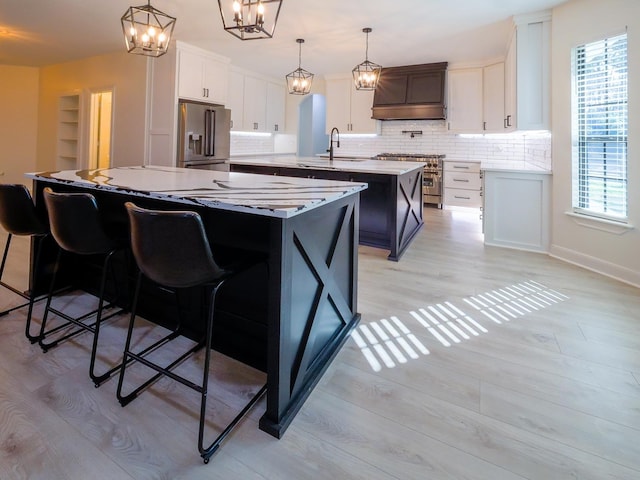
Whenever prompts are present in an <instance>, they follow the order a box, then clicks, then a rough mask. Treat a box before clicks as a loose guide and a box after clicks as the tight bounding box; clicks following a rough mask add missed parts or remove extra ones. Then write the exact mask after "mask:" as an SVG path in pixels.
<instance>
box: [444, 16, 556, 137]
mask: <svg viewBox="0 0 640 480" xmlns="http://www.w3.org/2000/svg"><path fill="white" fill-rule="evenodd" d="M514 21H515V23H516V29H515V31H514V34H513V36H512V37H511V39H510V41H509V45H508V49H507V54H506V57H505V61H504V62H497V63H493V64H491V65H485V66H483V67H479V68H461V69H451V70H449V72H448V87H449V92H448V98H449V105H448V115H447V118H448V121H449V123H448V127H449V130H451V131H452V132H457V133H501V132H509V131H513V130H548V129H549V127H550V122H549V99H550V97H549V86H550V83H549V82H550V75H549V68H550V50H549V45H550V43H549V42H550V33H551V28H550V27H551V15H550V14H549V13H547V12H542V13H538V14H531V15H523V16H517V17H514Z"/></svg>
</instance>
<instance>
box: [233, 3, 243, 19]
mask: <svg viewBox="0 0 640 480" xmlns="http://www.w3.org/2000/svg"><path fill="white" fill-rule="evenodd" d="M233 21H234V22H236V23H240V22H242V13H240V3H239V2H238V1H237V0H236V1H235V2H233Z"/></svg>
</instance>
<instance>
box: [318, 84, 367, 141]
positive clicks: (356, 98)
mask: <svg viewBox="0 0 640 480" xmlns="http://www.w3.org/2000/svg"><path fill="white" fill-rule="evenodd" d="M373 93H374V92H373V90H371V91H369V90H356V88H355V85H354V84H353V79H352V78H351V76H349V77H328V78H326V98H327V116H326V131H327V133H329V132H330V131H331V129H332V128H333V127H336V128H338V130H340V131H341V132H344V133H379V125H378V121H377V120H374V119H373V118H371V115H372V112H371V108H372V107H373Z"/></svg>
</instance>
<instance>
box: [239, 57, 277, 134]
mask: <svg viewBox="0 0 640 480" xmlns="http://www.w3.org/2000/svg"><path fill="white" fill-rule="evenodd" d="M228 78H229V103H228V104H227V107H228V108H230V109H231V121H232V127H231V128H232V130H235V131H246V132H268V133H281V132H284V121H285V118H284V117H285V101H286V95H285V87H284V82H283V83H278V82H275V81H273V80H268V79H266V78H263V77H259V76H257V75H254V74H251V73H250V72H245V71H241V70H240V69H236V68H231V70H230V73H229V77H228Z"/></svg>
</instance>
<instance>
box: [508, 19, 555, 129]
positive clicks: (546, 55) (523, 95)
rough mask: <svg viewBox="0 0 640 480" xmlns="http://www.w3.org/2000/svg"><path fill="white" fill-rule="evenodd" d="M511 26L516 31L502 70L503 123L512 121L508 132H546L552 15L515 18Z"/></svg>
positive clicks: (548, 104)
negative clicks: (503, 72) (504, 88)
mask: <svg viewBox="0 0 640 480" xmlns="http://www.w3.org/2000/svg"><path fill="white" fill-rule="evenodd" d="M514 23H515V25H516V31H515V35H514V36H513V38H512V40H511V45H510V46H509V50H508V51H507V60H508V62H509V63H508V65H507V68H506V69H505V87H506V90H505V92H508V93H505V106H506V108H505V113H506V117H505V119H506V120H507V122H508V123H509V120H511V122H510V123H511V126H510V127H508V129H514V128H517V129H518V130H548V129H549V128H550V125H551V124H550V120H549V119H550V88H551V75H550V66H551V12H550V11H544V12H538V13H533V14H527V15H517V16H515V17H514ZM510 57H511V58H510ZM513 57H515V60H514V59H513ZM509 115H511V119H510V118H509Z"/></svg>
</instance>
